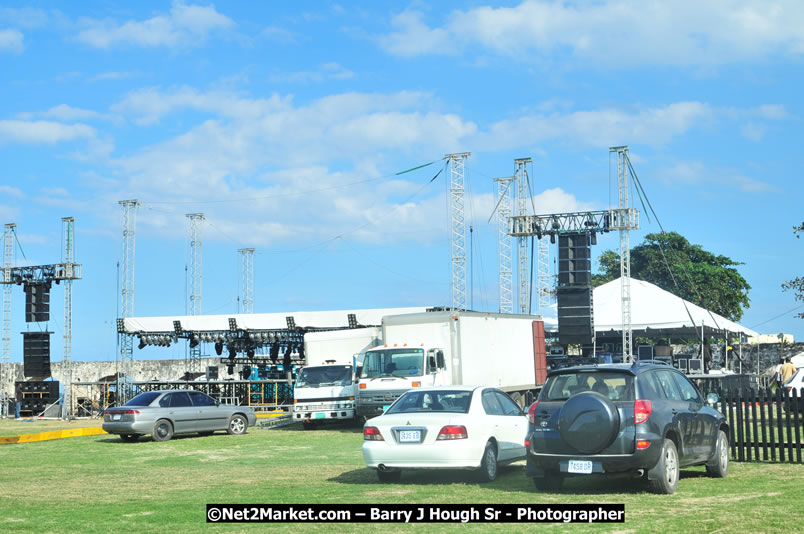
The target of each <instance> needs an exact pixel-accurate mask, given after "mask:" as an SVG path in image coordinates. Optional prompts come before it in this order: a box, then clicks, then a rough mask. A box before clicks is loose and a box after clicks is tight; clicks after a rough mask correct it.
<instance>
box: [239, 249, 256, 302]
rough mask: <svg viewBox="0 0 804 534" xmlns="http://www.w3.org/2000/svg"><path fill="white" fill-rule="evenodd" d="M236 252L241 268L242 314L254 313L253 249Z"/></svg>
mask: <svg viewBox="0 0 804 534" xmlns="http://www.w3.org/2000/svg"><path fill="white" fill-rule="evenodd" d="M237 252H239V253H240V259H241V263H242V267H243V269H242V270H243V286H242V287H243V289H242V291H243V294H242V297H241V299H240V300H241V302H242V313H254V249H253V248H241V249H238V250H237Z"/></svg>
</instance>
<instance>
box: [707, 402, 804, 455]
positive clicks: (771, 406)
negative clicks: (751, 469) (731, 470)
mask: <svg viewBox="0 0 804 534" xmlns="http://www.w3.org/2000/svg"><path fill="white" fill-rule="evenodd" d="M718 396H719V397H720V399H719V401H718V406H717V408H718V409H719V410H720V411H721V412H722V413H723V415H725V416H726V419H728V421H729V429H730V433H731V435H730V436H729V443H730V444H731V457H732V460H735V461H738V462H786V463H799V464H800V463H802V461H801V442H802V440H801V433H802V429H803V427H804V420H802V411H804V397H802V398H799V396H798V394H797V392H796V390H793V391H792V392H790V393H788V392H787V391H786V390H783V389H782V388H780V389H777V390H776V391H775V392H771V390H770V389H761V390H751V389H749V390H745V389H743V390H726V391H722V392H718Z"/></svg>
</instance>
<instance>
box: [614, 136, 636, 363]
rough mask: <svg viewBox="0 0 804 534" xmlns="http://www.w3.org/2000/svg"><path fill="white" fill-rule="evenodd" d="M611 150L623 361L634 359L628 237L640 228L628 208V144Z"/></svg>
mask: <svg viewBox="0 0 804 534" xmlns="http://www.w3.org/2000/svg"><path fill="white" fill-rule="evenodd" d="M609 152H610V153H611V152H616V153H617V189H618V198H619V203H618V209H617V214H618V217H617V225H616V228H614V229H617V230H619V231H620V298H621V300H622V323H623V361H624V362H630V361H632V360H633V356H634V353H633V347H632V338H633V335H632V334H633V331H632V329H631V245H630V242H629V238H628V231H629V230H631V229H635V228H638V227H639V225H638V223H637V224H636V225H634V224H633V222H634V221H633V220H632V218H631V214H632V212H633V211H634V210H630V209H629V208H628V169H629V167H630V163H631V162H630V161H629V160H628V147H627V146H614V147H611V148H609Z"/></svg>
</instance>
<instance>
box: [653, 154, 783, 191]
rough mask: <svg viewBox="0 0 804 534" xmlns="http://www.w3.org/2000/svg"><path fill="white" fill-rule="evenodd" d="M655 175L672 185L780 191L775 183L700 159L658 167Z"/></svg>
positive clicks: (666, 183)
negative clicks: (703, 161) (712, 166)
mask: <svg viewBox="0 0 804 534" xmlns="http://www.w3.org/2000/svg"><path fill="white" fill-rule="evenodd" d="M654 176H655V177H656V178H657V179H659V180H661V181H662V182H663V183H664V184H665V185H667V186H670V187H688V186H696V188H699V189H700V188H704V187H713V186H714V187H716V188H718V189H722V188H728V189H732V190H736V191H740V192H743V193H771V192H775V191H779V188H778V187H776V186H775V185H773V184H770V183H767V182H763V181H760V180H757V179H755V178H750V177H748V176H745V175H743V174H742V173H741V172H740V171H736V170H733V169H718V168H709V167H707V166H706V165H704V164H703V163H701V162H700V161H681V162H678V163H676V164H675V165H674V166H672V167H669V168H664V169H657V170H656V171H655V172H654Z"/></svg>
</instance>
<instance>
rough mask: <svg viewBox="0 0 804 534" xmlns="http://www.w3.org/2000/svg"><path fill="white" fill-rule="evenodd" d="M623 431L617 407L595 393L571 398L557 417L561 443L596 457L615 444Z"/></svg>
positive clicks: (586, 393)
mask: <svg viewBox="0 0 804 534" xmlns="http://www.w3.org/2000/svg"><path fill="white" fill-rule="evenodd" d="M619 430H620V414H619V412H618V411H617V408H615V406H614V404H613V403H612V402H611V401H610V400H609V399H608V397H605V396H603V395H601V394H600V393H596V392H594V391H584V392H583V393H578V394H577V395H573V396H572V397H570V398H569V399H568V400H567V402H565V403H564V406H563V407H562V408H561V412H560V413H559V414H558V431H559V433H560V434H561V439H563V440H564V442H565V443H566V444H567V445H569V446H570V447H572V448H573V449H575V450H576V451H578V452H581V453H584V454H593V453H596V452H600V451H601V450H603V449H605V448H606V447H608V446H609V445H611V444H612V442H613V441H614V438H616V437H617V433H618V432H619Z"/></svg>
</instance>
